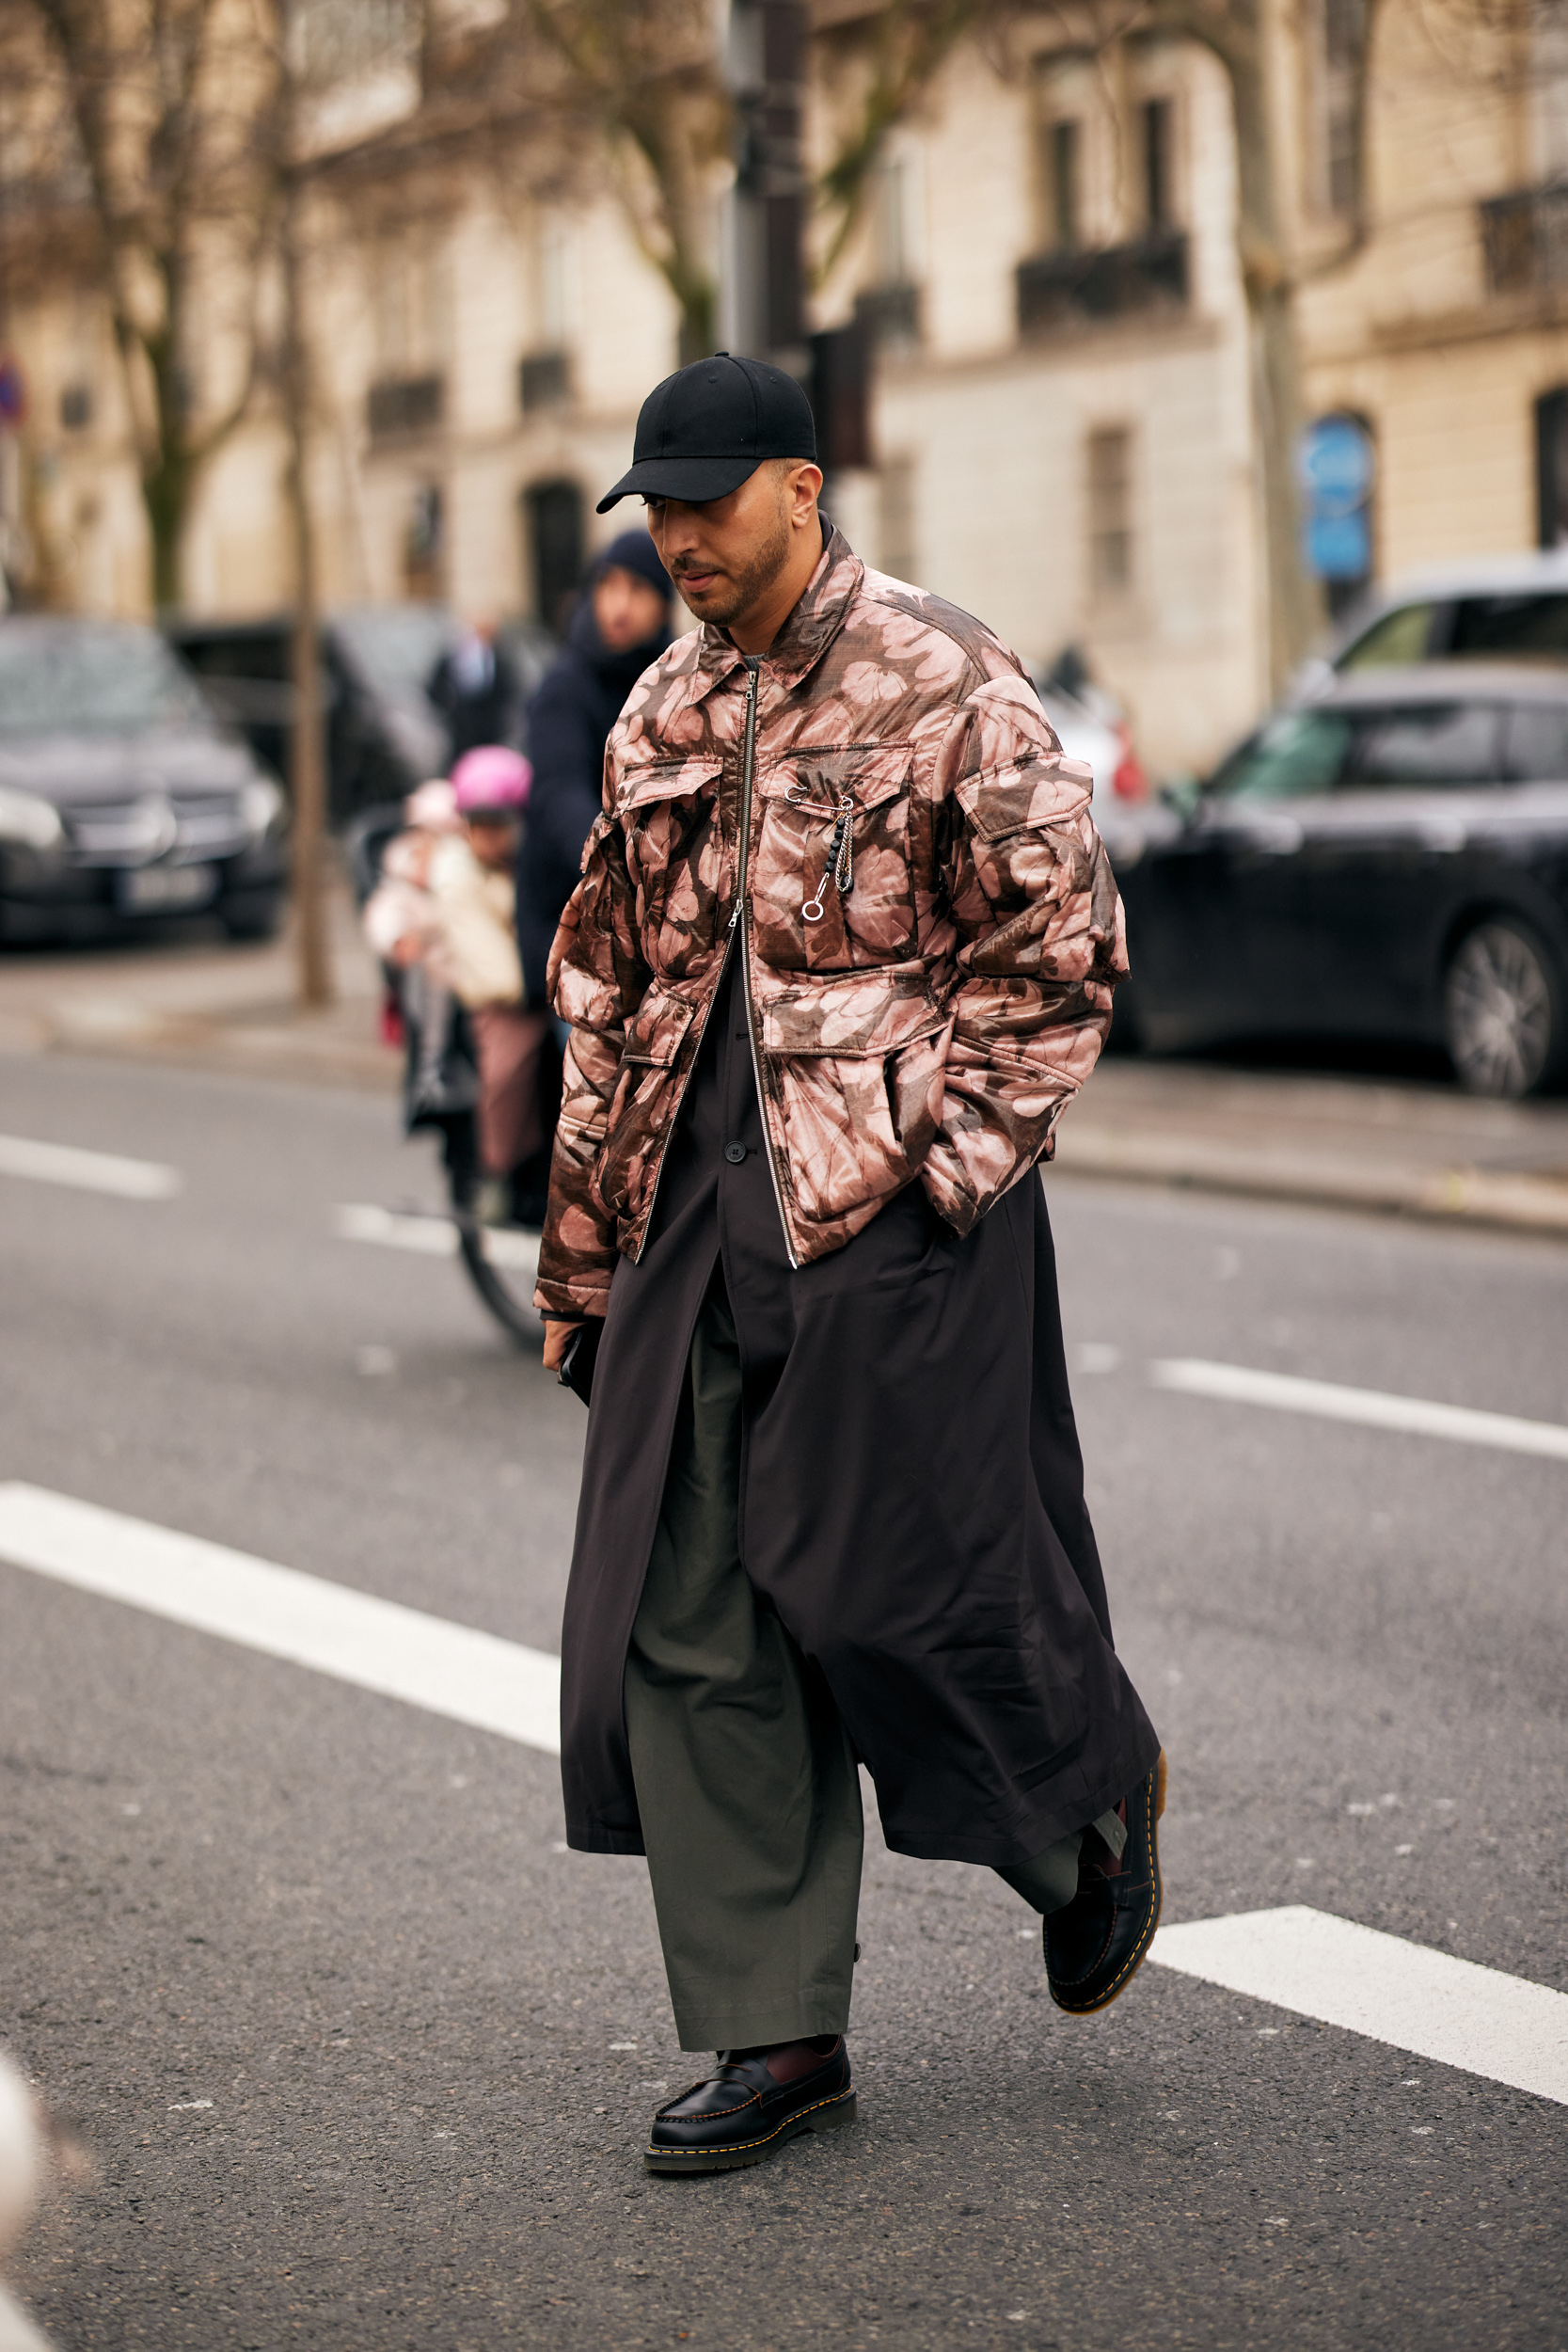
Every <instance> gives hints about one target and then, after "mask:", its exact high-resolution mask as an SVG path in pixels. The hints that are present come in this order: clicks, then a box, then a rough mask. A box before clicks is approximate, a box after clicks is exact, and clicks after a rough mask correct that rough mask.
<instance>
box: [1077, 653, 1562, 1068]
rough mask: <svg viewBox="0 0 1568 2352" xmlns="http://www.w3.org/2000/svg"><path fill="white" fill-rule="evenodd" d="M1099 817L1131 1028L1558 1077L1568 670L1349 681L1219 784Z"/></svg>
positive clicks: (1198, 1041)
mask: <svg viewBox="0 0 1568 2352" xmlns="http://www.w3.org/2000/svg"><path fill="white" fill-rule="evenodd" d="M1096 818H1097V821H1099V822H1100V823H1101V826H1102V829H1103V832H1104V835H1105V840H1106V844H1107V847H1108V848H1109V850H1110V852H1111V858H1112V862H1113V864H1114V866H1115V867H1116V872H1117V881H1118V882H1119V883H1120V885H1121V890H1122V895H1123V898H1125V900H1126V905H1127V926H1128V945H1129V950H1130V953H1131V956H1132V974H1133V977H1132V982H1131V984H1130V987H1129V989H1128V990H1127V992H1126V995H1127V1004H1126V1008H1125V1013H1124V1016H1123V1018H1124V1024H1125V1025H1126V1026H1127V1027H1128V1028H1130V1030H1131V1033H1132V1037H1133V1038H1134V1039H1135V1040H1136V1041H1142V1042H1144V1043H1147V1044H1148V1045H1150V1046H1154V1047H1166V1048H1169V1047H1175V1048H1188V1047H1193V1046H1198V1045H1206V1044H1212V1043H1217V1042H1220V1041H1243V1040H1248V1039H1263V1038H1281V1037H1290V1036H1294V1037H1297V1038H1307V1037H1310V1038H1313V1039H1320V1040H1323V1041H1331V1040H1335V1039H1341V1040H1351V1039H1356V1040H1378V1041H1389V1042H1395V1041H1402V1042H1407V1043H1412V1044H1421V1045H1435V1046H1443V1047H1446V1048H1447V1050H1448V1053H1449V1057H1450V1058H1451V1060H1452V1063H1453V1066H1454V1069H1455V1072H1456V1073H1457V1074H1458V1077H1459V1079H1460V1081H1461V1083H1462V1084H1463V1085H1464V1086H1465V1087H1466V1088H1468V1089H1470V1090H1471V1091H1472V1092H1475V1093H1478V1094H1494V1095H1510V1096H1517V1095H1523V1094H1529V1093H1533V1092H1535V1091H1537V1090H1538V1089H1542V1088H1544V1087H1547V1086H1550V1085H1552V1084H1553V1083H1554V1082H1556V1081H1558V1080H1559V1079H1560V1078H1561V1077H1562V1076H1563V1074H1564V1072H1565V1069H1568V675H1564V674H1563V673H1561V672H1558V673H1556V674H1554V673H1553V672H1551V671H1549V670H1544V669H1535V668H1526V667H1524V666H1522V665H1520V666H1514V667H1508V668H1503V667H1499V666H1483V665H1481V664H1480V663H1477V662H1472V661H1465V662H1464V663H1462V664H1461V663H1451V664H1440V663H1433V664H1429V665H1424V666H1422V667H1421V668H1419V669H1413V670H1412V669H1406V670H1392V669H1378V670H1371V671H1368V672H1365V673H1353V674H1352V675H1350V676H1348V677H1345V678H1342V679H1340V680H1339V681H1338V682H1337V683H1336V684H1335V685H1334V686H1333V687H1331V688H1330V689H1329V690H1328V691H1327V692H1325V693H1324V694H1323V695H1322V696H1321V697H1320V698H1319V699H1317V700H1316V701H1313V702H1310V703H1307V704H1298V705H1295V706H1293V707H1288V708H1284V709H1281V710H1277V711H1275V713H1274V715H1273V716H1272V717H1271V718H1269V719H1268V720H1267V721H1265V723H1264V724H1263V725H1262V726H1261V727H1259V729H1258V731H1257V733H1256V734H1254V735H1251V736H1249V737H1248V738H1247V739H1246V741H1245V742H1244V743H1243V744H1242V745H1241V746H1240V747H1239V749H1238V750H1236V751H1234V752H1233V753H1232V754H1231V755H1230V756H1229V757H1228V758H1227V760H1226V761H1225V762H1224V763H1223V764H1222V765H1221V767H1220V768H1219V769H1218V770H1217V771H1215V773H1214V774H1213V776H1212V777H1211V778H1210V780H1209V781H1208V783H1207V784H1205V785H1202V786H1194V787H1190V788H1187V789H1184V790H1178V791H1177V792H1175V793H1172V794H1168V795H1166V796H1164V798H1163V799H1162V800H1161V801H1160V802H1157V803H1148V804H1145V805H1144V806H1143V807H1139V806H1137V805H1135V804H1132V805H1130V804H1126V803H1116V802H1110V803H1106V804H1105V806H1104V807H1103V808H1101V807H1099V806H1097V808H1096Z"/></svg>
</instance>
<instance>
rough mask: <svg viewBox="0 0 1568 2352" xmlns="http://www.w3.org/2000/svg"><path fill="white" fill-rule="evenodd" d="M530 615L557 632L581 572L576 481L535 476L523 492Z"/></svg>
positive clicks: (565, 619) (580, 522)
mask: <svg viewBox="0 0 1568 2352" xmlns="http://www.w3.org/2000/svg"><path fill="white" fill-rule="evenodd" d="M523 529H524V533H525V537H526V540H527V563H528V574H529V586H530V590H531V596H532V603H533V616H534V618H535V620H537V621H542V622H543V623H544V625H545V627H546V628H550V629H554V630H555V631H556V633H557V634H558V635H559V634H560V633H561V632H562V630H564V628H565V627H566V624H567V622H568V620H569V619H570V618H571V612H572V600H573V598H574V596H576V595H577V591H578V581H579V580H581V578H582V557H583V505H582V488H581V485H580V484H578V483H576V482H569V481H562V482H535V483H532V484H531V485H530V487H529V488H528V489H526V490H525V491H524V492H523Z"/></svg>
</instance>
